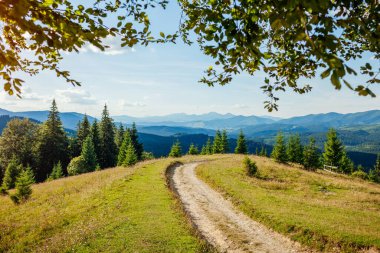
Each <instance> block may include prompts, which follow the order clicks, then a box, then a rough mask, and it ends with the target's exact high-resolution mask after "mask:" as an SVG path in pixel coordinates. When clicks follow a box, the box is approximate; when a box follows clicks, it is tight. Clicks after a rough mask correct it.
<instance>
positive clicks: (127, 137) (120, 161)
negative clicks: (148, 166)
mask: <svg viewBox="0 0 380 253" xmlns="http://www.w3.org/2000/svg"><path fill="white" fill-rule="evenodd" d="M130 143H132V140H131V135H130V132H129V130H128V129H127V131H125V132H124V136H123V142H122V143H121V146H120V149H119V154H118V156H117V165H118V166H121V165H123V163H124V160H125V155H126V154H127V149H128V146H129V144H130ZM132 145H133V144H132Z"/></svg>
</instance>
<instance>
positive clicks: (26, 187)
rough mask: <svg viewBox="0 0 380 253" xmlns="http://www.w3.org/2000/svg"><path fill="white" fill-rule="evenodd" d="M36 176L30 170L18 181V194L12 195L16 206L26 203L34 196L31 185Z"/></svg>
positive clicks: (19, 177) (22, 174) (24, 171)
mask: <svg viewBox="0 0 380 253" xmlns="http://www.w3.org/2000/svg"><path fill="white" fill-rule="evenodd" d="M34 182H35V181H34V175H33V172H32V170H31V169H30V168H26V169H25V170H23V171H22V172H21V173H20V174H19V176H18V177H17V180H16V194H14V195H11V199H12V201H13V202H14V203H15V204H19V203H22V202H25V201H26V200H27V199H29V197H30V195H32V188H31V185H32V184H33V183H34Z"/></svg>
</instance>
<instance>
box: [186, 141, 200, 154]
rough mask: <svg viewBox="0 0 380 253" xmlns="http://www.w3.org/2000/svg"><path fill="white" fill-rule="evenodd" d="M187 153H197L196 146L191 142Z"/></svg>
mask: <svg viewBox="0 0 380 253" xmlns="http://www.w3.org/2000/svg"><path fill="white" fill-rule="evenodd" d="M187 153H188V154H189V155H198V154H199V151H198V148H197V147H196V146H195V145H194V144H193V143H191V144H190V147H189V151H188V152H187Z"/></svg>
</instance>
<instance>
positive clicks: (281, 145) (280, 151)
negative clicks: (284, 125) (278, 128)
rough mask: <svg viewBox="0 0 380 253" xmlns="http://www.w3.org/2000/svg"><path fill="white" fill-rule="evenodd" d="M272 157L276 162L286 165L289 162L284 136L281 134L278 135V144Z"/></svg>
mask: <svg viewBox="0 0 380 253" xmlns="http://www.w3.org/2000/svg"><path fill="white" fill-rule="evenodd" d="M271 156H272V158H274V159H275V160H276V162H279V163H286V162H287V161H288V156H287V154H286V146H285V141H284V136H283V135H282V133H281V132H279V133H278V134H277V137H276V144H275V145H274V147H273V151H272V154H271Z"/></svg>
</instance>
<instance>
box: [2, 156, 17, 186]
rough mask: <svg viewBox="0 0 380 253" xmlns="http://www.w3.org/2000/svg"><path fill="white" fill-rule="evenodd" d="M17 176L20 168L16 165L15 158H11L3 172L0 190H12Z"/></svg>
mask: <svg viewBox="0 0 380 253" xmlns="http://www.w3.org/2000/svg"><path fill="white" fill-rule="evenodd" d="M19 174H20V168H19V166H18V164H17V160H16V158H13V159H12V160H11V161H10V162H9V164H8V166H7V168H6V170H5V174H4V178H3V184H2V188H3V189H4V190H9V189H13V188H14V187H15V183H16V179H17V176H18V175H19Z"/></svg>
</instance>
